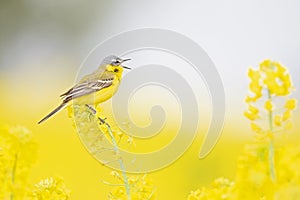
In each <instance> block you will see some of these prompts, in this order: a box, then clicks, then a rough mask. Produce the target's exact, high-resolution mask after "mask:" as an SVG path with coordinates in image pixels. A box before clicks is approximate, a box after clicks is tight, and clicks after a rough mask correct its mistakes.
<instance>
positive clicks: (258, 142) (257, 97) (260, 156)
mask: <svg viewBox="0 0 300 200" xmlns="http://www.w3.org/2000/svg"><path fill="white" fill-rule="evenodd" d="M248 77H249V78H250V83H249V92H250V93H249V95H247V97H246V100H245V102H246V103H247V105H248V109H247V111H245V112H244V115H245V116H246V117H247V118H248V119H249V120H250V125H251V129H252V131H253V132H254V133H255V137H254V138H255V140H254V142H252V143H250V144H247V145H245V148H244V152H243V153H242V155H241V156H240V157H239V158H238V162H237V171H236V178H235V180H234V181H229V180H227V179H221V180H223V182H225V183H227V184H221V187H220V184H219V185H218V184H212V186H211V187H208V188H207V187H203V188H201V189H198V190H196V191H192V192H191V193H190V195H189V196H188V199H189V200H200V199H201V200H202V199H249V200H252V199H261V200H267V199H268V200H269V199H270V200H273V199H275V200H276V199H296V200H297V199H300V170H299V169H300V149H299V148H298V147H294V146H291V145H289V146H287V145H284V143H283V141H282V137H280V136H281V135H283V134H285V133H286V132H287V130H290V129H291V126H292V122H291V117H292V111H293V110H294V109H295V108H296V105H297V101H296V99H293V98H291V97H290V94H291V92H292V91H293V90H294V89H295V88H294V87H293V84H292V80H291V77H290V74H289V73H288V70H287V69H286V68H285V67H284V66H282V65H281V64H280V63H278V62H275V61H271V60H264V61H263V62H262V63H260V66H259V68H258V69H253V68H250V69H249V71H248ZM277 138H278V139H277ZM276 139H277V140H276ZM217 180H219V179H217ZM224 180H225V181H224Z"/></svg>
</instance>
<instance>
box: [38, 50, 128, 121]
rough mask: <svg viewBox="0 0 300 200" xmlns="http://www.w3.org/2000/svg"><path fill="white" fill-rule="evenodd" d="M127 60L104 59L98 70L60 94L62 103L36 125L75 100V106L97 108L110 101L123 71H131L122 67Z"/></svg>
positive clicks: (111, 57)
mask: <svg viewBox="0 0 300 200" xmlns="http://www.w3.org/2000/svg"><path fill="white" fill-rule="evenodd" d="M129 60H131V59H121V58H119V57H117V56H115V55H110V56H107V57H106V58H104V59H103V61H102V62H101V64H100V65H99V67H98V69H96V70H95V71H94V72H93V73H91V74H88V75H86V76H84V77H83V78H82V79H81V80H80V81H79V82H78V83H77V84H75V85H74V87H72V88H71V89H69V90H68V91H66V92H65V93H63V94H61V95H60V97H61V100H62V103H61V104H60V105H59V106H58V107H57V108H55V109H54V110H53V111H52V112H50V113H49V114H48V115H46V116H45V117H44V118H42V119H41V120H40V121H39V122H38V124H41V123H42V122H44V121H46V120H47V119H49V118H50V117H51V116H53V115H54V114H55V113H57V112H58V111H60V110H62V109H64V108H66V107H68V106H70V105H72V104H71V102H72V100H74V99H76V104H83V105H84V104H85V105H87V106H89V105H96V106H97V105H98V104H100V103H102V102H104V101H107V100H108V99H110V98H111V97H112V96H113V95H114V94H115V93H116V92H117V90H118V87H119V85H120V82H121V80H122V74H123V70H124V69H129V70H130V69H131V68H129V67H126V66H124V65H122V64H123V63H124V62H126V61H129Z"/></svg>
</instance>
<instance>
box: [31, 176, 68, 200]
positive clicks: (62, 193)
mask: <svg viewBox="0 0 300 200" xmlns="http://www.w3.org/2000/svg"><path fill="white" fill-rule="evenodd" d="M69 196H70V191H69V190H68V189H67V188H66V186H65V183H64V181H63V179H61V178H53V177H51V178H46V179H43V180H41V181H40V182H39V183H37V184H35V186H34V189H33V191H32V193H31V195H30V199H31V200H67V199H69Z"/></svg>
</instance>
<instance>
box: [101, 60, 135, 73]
mask: <svg viewBox="0 0 300 200" xmlns="http://www.w3.org/2000/svg"><path fill="white" fill-rule="evenodd" d="M129 60H131V59H121V58H119V57H117V56H114V55H111V56H108V57H106V58H105V59H104V60H103V62H102V66H104V67H105V70H106V71H108V72H112V73H114V74H116V75H117V76H118V77H120V76H121V75H122V72H123V69H131V68H129V67H126V66H124V65H122V64H123V63H124V62H126V61H129Z"/></svg>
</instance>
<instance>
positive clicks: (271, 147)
mask: <svg viewBox="0 0 300 200" xmlns="http://www.w3.org/2000/svg"><path fill="white" fill-rule="evenodd" d="M268 98H269V100H272V97H271V94H270V91H269V90H268ZM269 128H270V131H271V132H272V134H273V112H272V110H271V111H269ZM269 164H270V176H271V180H272V181H273V182H275V181H276V175H275V161H274V139H273V138H271V139H270V143H269Z"/></svg>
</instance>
